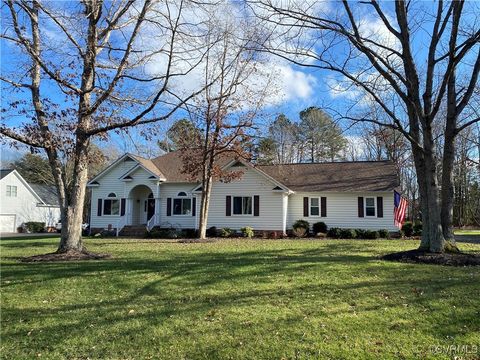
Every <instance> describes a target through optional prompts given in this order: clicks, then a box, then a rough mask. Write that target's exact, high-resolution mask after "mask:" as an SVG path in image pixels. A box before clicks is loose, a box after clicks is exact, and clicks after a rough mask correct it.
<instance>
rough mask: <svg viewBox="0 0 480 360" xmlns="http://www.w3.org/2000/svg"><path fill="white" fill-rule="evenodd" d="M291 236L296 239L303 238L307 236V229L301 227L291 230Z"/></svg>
mask: <svg viewBox="0 0 480 360" xmlns="http://www.w3.org/2000/svg"><path fill="white" fill-rule="evenodd" d="M293 235H294V236H295V237H297V238H302V237H305V235H307V229H305V228H304V227H302V226H299V227H296V228H293Z"/></svg>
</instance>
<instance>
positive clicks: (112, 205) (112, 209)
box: [103, 192, 120, 216]
mask: <svg viewBox="0 0 480 360" xmlns="http://www.w3.org/2000/svg"><path fill="white" fill-rule="evenodd" d="M103 215H107V216H109V215H110V216H118V215H120V200H119V199H118V198H117V194H115V193H114V192H111V193H110V194H108V196H107V198H106V199H104V200H103Z"/></svg>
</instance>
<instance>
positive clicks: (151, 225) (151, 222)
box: [147, 215, 155, 231]
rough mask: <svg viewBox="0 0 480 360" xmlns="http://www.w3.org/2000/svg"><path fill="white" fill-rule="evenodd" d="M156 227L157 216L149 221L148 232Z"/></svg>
mask: <svg viewBox="0 0 480 360" xmlns="http://www.w3.org/2000/svg"><path fill="white" fill-rule="evenodd" d="M154 227H155V215H153V216H152V217H151V218H150V220H148V221H147V231H150V230H152V229H153V228H154Z"/></svg>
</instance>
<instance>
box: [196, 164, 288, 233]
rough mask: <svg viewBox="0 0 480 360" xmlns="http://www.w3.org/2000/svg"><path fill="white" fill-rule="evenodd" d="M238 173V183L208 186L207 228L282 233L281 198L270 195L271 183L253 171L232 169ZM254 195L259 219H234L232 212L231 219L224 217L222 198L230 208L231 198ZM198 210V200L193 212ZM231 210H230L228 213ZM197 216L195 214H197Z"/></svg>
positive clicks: (217, 183)
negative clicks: (210, 191)
mask: <svg viewBox="0 0 480 360" xmlns="http://www.w3.org/2000/svg"><path fill="white" fill-rule="evenodd" d="M240 169H241V170H242V171H244V174H243V175H242V177H241V178H240V179H236V180H233V181H231V182H229V183H222V182H215V183H214V184H213V186H212V195H211V198H210V209H209V214H208V227H210V226H216V227H217V228H224V227H229V228H232V229H235V230H239V229H240V228H242V227H245V226H251V227H252V228H253V229H254V230H276V231H282V230H283V219H282V215H283V213H282V209H283V204H284V200H283V194H282V193H281V192H273V191H272V189H273V188H274V187H275V186H276V185H275V184H274V183H272V181H271V180H269V179H267V178H266V177H264V176H263V175H261V174H259V173H258V172H257V171H256V170H254V169H250V168H247V167H241V168H238V167H235V170H240ZM255 195H258V196H259V201H260V206H259V211H260V214H259V216H253V215H248V216H237V215H234V213H233V211H232V216H226V198H227V196H231V197H232V198H231V202H232V206H233V202H234V198H235V197H237V196H238V197H252V212H253V206H254V204H253V196H255ZM199 206H200V196H199V197H198V199H197V210H198V209H199ZM232 210H233V209H232ZM197 214H198V211H197Z"/></svg>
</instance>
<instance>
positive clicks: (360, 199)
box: [358, 196, 364, 217]
mask: <svg viewBox="0 0 480 360" xmlns="http://www.w3.org/2000/svg"><path fill="white" fill-rule="evenodd" d="M358 217H364V215H363V197H361V196H359V197H358Z"/></svg>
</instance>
